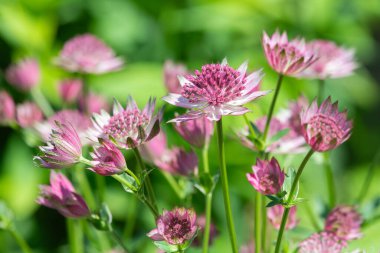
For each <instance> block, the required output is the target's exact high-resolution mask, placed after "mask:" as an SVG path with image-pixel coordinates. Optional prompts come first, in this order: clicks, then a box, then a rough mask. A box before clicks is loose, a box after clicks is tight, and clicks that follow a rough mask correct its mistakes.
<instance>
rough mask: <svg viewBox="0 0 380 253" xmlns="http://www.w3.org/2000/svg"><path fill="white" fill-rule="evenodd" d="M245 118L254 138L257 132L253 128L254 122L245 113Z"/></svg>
mask: <svg viewBox="0 0 380 253" xmlns="http://www.w3.org/2000/svg"><path fill="white" fill-rule="evenodd" d="M243 118H244V121H245V124H247V126H248V129H249V132H250V134H251V135H252V137H253V138H255V137H256V132H255V129H253V127H252V124H251V122H250V121H249V119H248V117H247V114H243Z"/></svg>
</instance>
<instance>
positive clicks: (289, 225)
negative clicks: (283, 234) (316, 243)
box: [267, 205, 298, 230]
mask: <svg viewBox="0 0 380 253" xmlns="http://www.w3.org/2000/svg"><path fill="white" fill-rule="evenodd" d="M284 211H285V208H284V207H283V206H282V205H275V206H272V207H269V208H268V209H267V216H268V220H269V222H270V223H271V224H272V226H273V227H274V228H275V229H277V230H279V229H280V226H281V220H282V215H283V214H284ZM296 212H297V207H296V206H292V207H291V208H290V210H289V216H288V220H287V222H286V226H285V229H293V228H295V227H296V226H297V224H298V219H297V217H296Z"/></svg>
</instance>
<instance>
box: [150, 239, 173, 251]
mask: <svg viewBox="0 0 380 253" xmlns="http://www.w3.org/2000/svg"><path fill="white" fill-rule="evenodd" d="M153 243H154V245H156V246H157V248H159V249H162V250H163V251H165V252H177V251H178V246H177V245H172V244H169V243H167V242H166V241H153Z"/></svg>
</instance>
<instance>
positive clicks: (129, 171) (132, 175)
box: [124, 167, 141, 185]
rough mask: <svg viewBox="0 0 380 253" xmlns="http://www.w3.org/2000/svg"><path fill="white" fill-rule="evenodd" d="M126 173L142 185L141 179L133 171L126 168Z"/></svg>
mask: <svg viewBox="0 0 380 253" xmlns="http://www.w3.org/2000/svg"><path fill="white" fill-rule="evenodd" d="M124 172H125V173H127V174H128V175H130V176H131V177H133V179H134V180H135V181H136V183H137V184H138V185H141V182H140V179H139V178H138V177H137V176H136V175H135V173H133V171H131V170H130V169H128V168H127V167H125V168H124Z"/></svg>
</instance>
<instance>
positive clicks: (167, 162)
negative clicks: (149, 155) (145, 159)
mask: <svg viewBox="0 0 380 253" xmlns="http://www.w3.org/2000/svg"><path fill="white" fill-rule="evenodd" d="M153 163H154V164H155V165H156V166H157V167H159V168H160V169H162V170H165V171H167V172H169V173H172V174H177V175H182V176H188V175H191V174H196V173H197V171H198V157H197V155H196V154H195V153H194V152H193V151H190V152H186V151H185V150H183V149H181V148H173V149H171V150H166V151H165V152H164V154H163V155H162V156H161V157H157V158H155V159H154V160H153Z"/></svg>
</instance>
